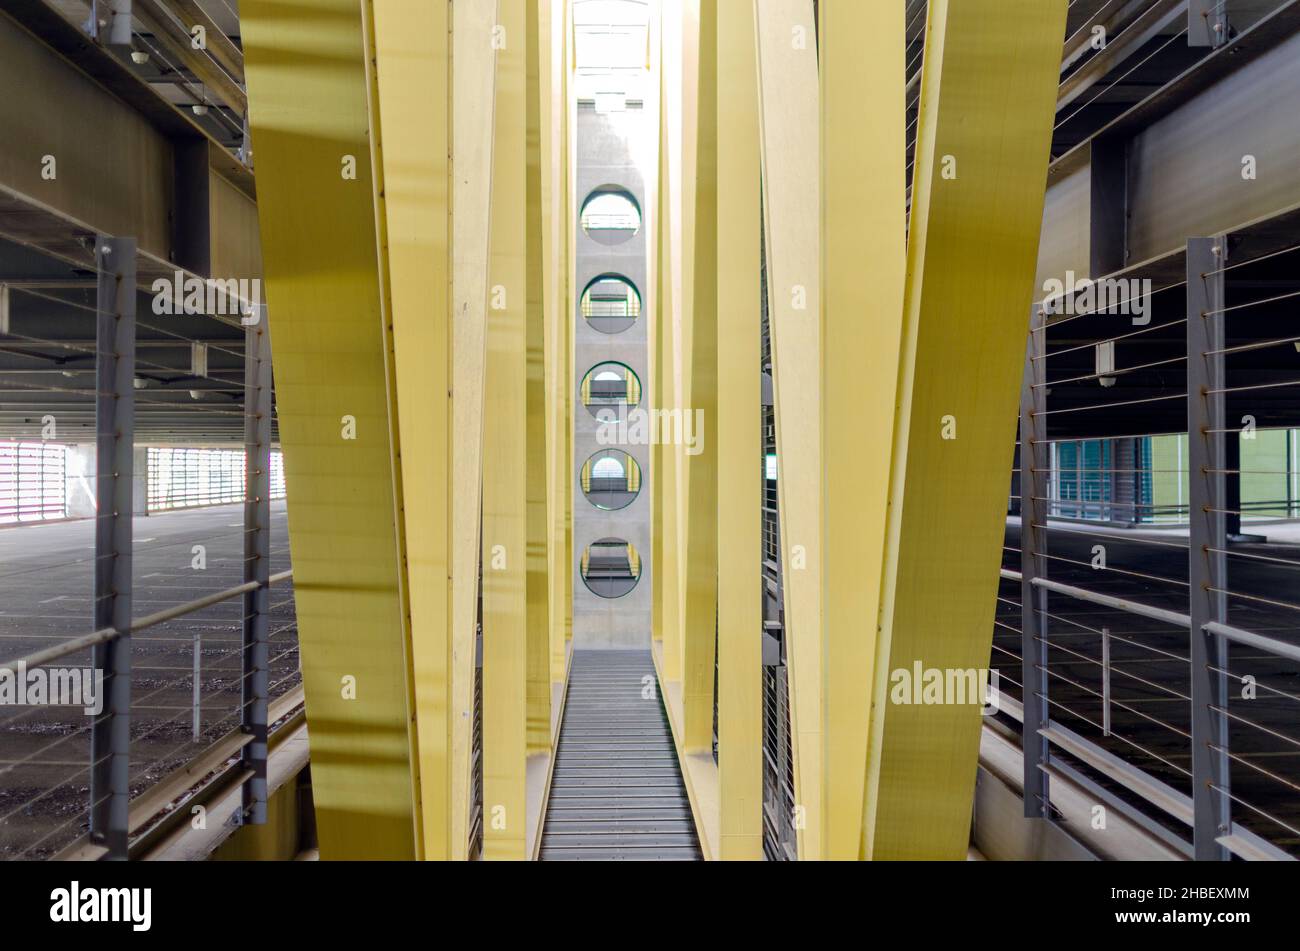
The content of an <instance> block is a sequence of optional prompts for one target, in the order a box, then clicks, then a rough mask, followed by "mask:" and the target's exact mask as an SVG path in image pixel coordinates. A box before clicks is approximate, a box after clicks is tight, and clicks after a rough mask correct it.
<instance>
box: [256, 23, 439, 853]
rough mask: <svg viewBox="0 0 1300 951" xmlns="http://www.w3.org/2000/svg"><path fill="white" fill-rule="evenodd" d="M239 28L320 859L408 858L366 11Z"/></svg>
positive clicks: (409, 763) (407, 781) (412, 812)
mask: <svg viewBox="0 0 1300 951" xmlns="http://www.w3.org/2000/svg"><path fill="white" fill-rule="evenodd" d="M240 12H241V24H242V30H243V36H244V40H245V44H246V49H245V57H246V73H247V81H248V90H249V96H250V101H251V102H252V103H253V123H252V134H253V142H254V146H255V149H256V153H257V162H258V170H257V175H258V187H259V191H260V196H259V209H258V211H259V217H260V224H261V233H262V250H263V257H264V263H265V274H266V283H267V288H266V291H267V300H268V303H269V309H270V313H271V317H270V319H271V320H272V321H273V322H274V331H275V354H274V360H275V371H276V389H277V403H278V410H279V415H280V433H281V440H282V443H283V446H284V450H285V457H286V463H287V464H286V466H285V469H286V478H287V482H288V491H289V493H290V495H291V496H292V498H293V506H294V510H293V522H292V529H291V532H290V538H289V544H290V551H291V553H292V556H293V563H294V576H295V582H296V584H295V591H296V602H297V612H298V630H299V640H300V644H301V646H302V668H303V681H304V687H305V691H306V697H307V705H308V709H309V710H310V711H311V714H310V719H309V722H310V726H311V758H312V778H313V792H314V795H315V801H316V819H317V828H318V834H319V837H320V846H321V855H322V857H324V858H327V859H329V858H393V859H409V858H413V857H415V855H416V840H417V832H416V829H417V823H418V816H417V802H416V789H417V783H418V777H417V775H416V771H415V770H416V763H417V760H416V758H415V756H414V751H413V747H414V737H413V730H412V729H411V722H412V719H413V717H414V715H415V708H414V703H413V701H412V699H411V688H412V683H411V678H410V670H409V666H408V652H409V649H410V645H409V642H408V627H407V618H406V613H405V606H404V598H403V592H402V584H401V563H400V560H399V556H400V553H401V551H402V547H401V546H402V539H401V537H400V531H399V526H400V523H399V519H398V516H397V511H398V505H399V498H398V495H397V491H396V488H395V485H394V455H395V454H394V444H395V442H396V434H395V433H394V432H392V431H391V430H390V423H389V421H390V418H391V413H390V392H391V389H392V384H393V381H392V380H391V379H390V367H389V366H388V363H387V359H386V357H387V353H388V350H389V346H390V342H389V338H388V336H387V334H386V332H385V325H384V320H383V314H382V313H381V307H380V300H381V293H380V260H379V253H378V244H377V241H376V232H375V226H376V215H375V205H374V199H373V193H372V184H373V182H372V174H373V171H374V170H373V166H372V163H371V158H370V144H369V142H368V132H369V123H368V99H369V95H368V84H367V79H366V68H365V45H364V44H363V42H362V8H361V6H360V4H358V3H356V2H355V0H246V2H245V3H244V5H243V6H242V8H241V11H240ZM427 94H428V95H429V96H431V97H441V96H445V85H444V86H438V87H435V88H433V89H430V90H428V91H427ZM321 235H327V236H328V240H320V236H321Z"/></svg>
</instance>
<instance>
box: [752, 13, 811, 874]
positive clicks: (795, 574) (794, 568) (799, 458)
mask: <svg viewBox="0 0 1300 951" xmlns="http://www.w3.org/2000/svg"><path fill="white" fill-rule="evenodd" d="M755 9H756V12H757V23H758V65H759V90H760V103H761V108H760V116H761V128H762V138H763V143H762V156H763V196H764V208H765V209H766V215H765V221H764V228H765V231H766V239H767V273H768V319H769V322H770V329H771V340H772V375H773V384H774V389H775V399H776V407H775V409H776V413H775V416H776V444H777V454H778V457H779V459H780V462H779V465H780V478H779V479H778V480H777V492H778V497H779V498H778V504H779V507H780V511H781V579H782V584H783V585H784V590H785V636H786V643H787V648H786V653H787V660H788V665H789V669H790V727H791V730H792V731H793V747H794V760H795V762H794V782H795V800H796V802H795V808H796V815H795V828H796V830H797V832H798V838H799V857H800V858H804V859H820V858H822V857H823V854H824V853H823V840H822V834H823V833H822V830H823V823H824V798H823V797H824V795H825V789H824V777H823V768H822V744H823V742H824V740H825V737H824V734H823V726H822V725H823V720H824V714H825V707H824V691H823V686H822V685H823V679H822V677H823V657H822V603H821V599H822V585H821V571H822V565H821V557H822V539H821V536H822V516H823V507H822V506H823V499H822V484H821V478H822V474H821V467H822V432H821V427H820V426H819V425H818V424H817V422H816V421H817V420H818V419H819V418H820V415H821V401H822V393H821V377H822V366H821V352H822V343H821V328H820V320H819V317H818V315H819V313H820V304H819V296H820V260H819V243H820V241H819V230H820V229H819V215H818V208H819V204H820V202H819V197H820V191H819V178H820V170H819V167H818V166H819V162H818V152H817V150H816V149H814V148H810V143H814V142H816V141H817V139H818V90H817V50H816V45H815V43H814V40H813V36H814V31H813V25H814V24H813V13H812V3H811V2H810V0H763V2H762V3H759V4H757V5H756V7H755ZM796 39H797V40H799V42H796V41H795V40H796Z"/></svg>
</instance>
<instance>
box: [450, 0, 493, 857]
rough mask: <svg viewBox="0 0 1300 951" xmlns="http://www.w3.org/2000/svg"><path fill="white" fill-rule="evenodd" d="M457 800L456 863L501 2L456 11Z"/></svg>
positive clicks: (466, 752)
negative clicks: (494, 35) (494, 32)
mask: <svg viewBox="0 0 1300 951" xmlns="http://www.w3.org/2000/svg"><path fill="white" fill-rule="evenodd" d="M452 15H453V16H452V19H453V22H452V47H453V55H452V89H453V94H454V96H453V109H452V112H453V122H452V129H453V134H452V168H453V176H452V177H453V183H452V225H453V235H452V251H453V257H454V262H455V269H454V273H453V275H452V296H453V311H452V314H453V321H452V324H453V327H452V329H453V339H452V394H453V400H452V403H453V422H452V430H453V433H454V438H453V443H452V447H451V453H452V464H453V488H452V500H453V504H452V515H451V517H452V541H451V545H452V565H451V575H452V592H451V601H452V635H451V637H452V702H451V709H452V767H451V771H452V783H453V785H452V801H451V807H452V808H451V846H452V848H451V857H452V858H455V859H464V858H466V857H467V853H468V848H469V796H470V786H471V776H470V749H471V746H472V743H473V738H472V731H473V727H474V679H475V653H476V644H475V640H476V637H475V634H476V630H477V618H478V601H479V554H480V544H481V540H480V531H481V528H482V515H481V504H482V498H483V495H482V488H483V427H484V420H483V399H484V389H483V376H484V362H485V358H486V352H485V346H486V343H485V338H484V331H485V324H486V311H487V259H488V222H489V213H490V209H491V189H492V134H493V128H492V120H493V115H494V103H495V90H496V49H495V46H494V44H493V43H492V30H493V27H495V26H496V22H497V3H496V0H483V2H479V3H456V4H453V5H452Z"/></svg>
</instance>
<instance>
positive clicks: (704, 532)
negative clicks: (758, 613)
mask: <svg viewBox="0 0 1300 951" xmlns="http://www.w3.org/2000/svg"><path fill="white" fill-rule="evenodd" d="M717 31H718V13H717V4H716V3H714V2H710V0H705V2H704V3H702V4H701V5H700V20H699V79H698V87H697V88H698V97H699V98H698V101H697V106H696V120H697V122H698V126H697V133H696V140H695V142H696V152H695V156H696V159H695V189H694V194H695V239H694V242H693V252H694V266H693V268H692V278H691V279H690V280H689V283H688V286H689V287H690V293H691V306H690V308H689V309H688V310H687V311H686V314H685V316H684V318H683V320H682V326H683V341H684V342H685V343H686V344H687V352H688V353H689V360H688V362H687V365H686V373H687V376H686V379H687V381H688V382H687V391H688V392H689V393H690V399H689V401H688V402H686V403H684V404H683V406H684V407H689V409H690V411H691V412H698V413H701V414H703V418H704V419H705V420H706V426H707V421H708V420H717V418H718V413H717V410H718V317H717V300H718V296H717V295H718V290H717V287H718V283H717V282H718V275H717V263H718V246H717V240H718V239H717V234H718V208H717V185H718V165H717V147H718V128H717V96H718V91H717V90H718V68H717V63H718V43H717ZM697 448H698V450H699V451H698V452H697V454H695V455H689V454H686V453H684V452H683V453H682V454H681V457H680V458H681V460H682V462H683V463H684V465H685V466H686V477H687V481H686V485H687V490H686V491H687V499H686V501H687V509H686V534H685V543H686V544H685V556H686V559H685V560H686V606H685V611H686V615H685V616H686V621H685V626H684V628H683V630H682V683H683V700H684V704H685V706H684V717H683V730H682V745H681V750H682V751H683V752H698V751H701V750H709V751H710V752H711V751H712V749H713V673H714V657H715V653H714V648H715V641H716V638H717V601H718V449H717V437H716V435H715V436H714V437H713V438H709V433H708V431H707V428H706V430H705V432H704V434H703V436H702V438H701V439H700V441H699V445H698V447H697Z"/></svg>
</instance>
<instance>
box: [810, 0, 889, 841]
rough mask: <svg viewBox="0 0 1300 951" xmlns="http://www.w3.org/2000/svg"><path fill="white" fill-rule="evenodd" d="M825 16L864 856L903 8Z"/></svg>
mask: <svg viewBox="0 0 1300 951" xmlns="http://www.w3.org/2000/svg"><path fill="white" fill-rule="evenodd" d="M819 10H820V13H819V15H820V17H821V24H820V29H819V30H818V36H819V38H820V40H819V44H820V45H819V50H818V61H819V63H820V67H821V229H822V241H821V247H822V260H821V267H822V272H821V282H822V296H821V333H822V374H823V385H822V402H821V426H822V433H823V443H822V452H823V463H822V488H821V491H822V497H823V505H824V507H823V511H822V517H823V519H824V522H823V527H822V543H823V546H824V548H823V552H824V554H823V561H822V626H823V634H822V649H823V656H824V659H825V667H824V681H823V689H824V691H825V708H824V711H825V717H826V725H825V735H824V739H825V760H824V768H825V775H826V814H825V824H824V827H823V829H824V836H825V843H826V845H825V848H826V853H825V854H826V857H827V858H829V859H856V858H858V856H859V853H860V850H861V838H862V836H861V833H862V808H863V806H862V796H863V788H862V782H861V778H862V775H863V769H862V764H863V762H865V759H866V753H867V735H868V720H869V713H870V707H871V699H872V697H871V690H870V684H871V683H872V682H873V679H874V678H873V666H874V662H875V646H876V630H875V623H874V619H875V618H876V616H877V614H878V612H879V606H880V586H879V583H878V579H879V578H880V573H881V564H882V561H883V557H884V538H885V516H886V512H887V505H888V501H889V471H890V465H889V463H890V456H889V446H890V445H891V443H892V441H893V429H894V413H893V407H894V395H895V392H896V390H897V386H898V355H899V344H900V339H901V333H902V320H903V284H904V278H905V257H906V233H905V229H904V220H905V216H906V213H907V212H906V182H905V174H906V173H905V169H904V163H905V160H906V154H905V151H906V149H905V139H904V127H905V124H906V114H905V109H904V96H905V90H904V82H905V80H904V53H905V49H904V42H903V35H904V9H903V4H900V3H884V4H878V5H877V4H865V3H859V2H856V0H826V2H823V3H822V4H821V5H820V8H819ZM867 104H870V107H869V108H868V107H867Z"/></svg>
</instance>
